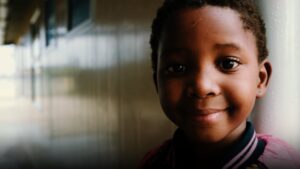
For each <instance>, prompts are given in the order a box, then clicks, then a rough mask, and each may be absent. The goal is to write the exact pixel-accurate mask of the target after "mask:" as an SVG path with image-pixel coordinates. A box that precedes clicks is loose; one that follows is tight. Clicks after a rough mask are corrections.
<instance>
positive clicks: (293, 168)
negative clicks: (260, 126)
mask: <svg viewBox="0 0 300 169" xmlns="http://www.w3.org/2000/svg"><path fill="white" fill-rule="evenodd" d="M257 136H258V139H259V140H262V141H264V142H265V143H266V146H265V150H264V152H263V154H262V155H261V156H260V157H259V159H258V161H259V162H261V163H263V164H264V165H266V166H267V167H268V168H270V169H277V168H278V169H279V168H289V169H297V168H300V155H299V154H298V152H296V150H295V149H293V148H292V147H291V146H290V145H289V144H288V143H286V142H285V141H283V140H281V139H279V138H276V137H274V136H271V135H265V134H258V135H257Z"/></svg>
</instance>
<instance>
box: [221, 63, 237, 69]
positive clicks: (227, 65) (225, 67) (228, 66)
mask: <svg viewBox="0 0 300 169" xmlns="http://www.w3.org/2000/svg"><path fill="white" fill-rule="evenodd" d="M233 66H234V62H232V61H225V62H224V63H223V68H224V69H231V68H232V67H233Z"/></svg>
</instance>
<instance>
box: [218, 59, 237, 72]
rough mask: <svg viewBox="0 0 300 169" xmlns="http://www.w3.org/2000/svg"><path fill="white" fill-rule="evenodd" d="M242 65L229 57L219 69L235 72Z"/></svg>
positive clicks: (221, 63)
mask: <svg viewBox="0 0 300 169" xmlns="http://www.w3.org/2000/svg"><path fill="white" fill-rule="evenodd" d="M240 64H241V62H240V60H239V59H238V58H236V57H227V58H225V59H222V60H221V61H220V62H219V67H220V68H221V69H222V70H224V71H233V70H234V69H236V68H237V67H238V66H239V65H240Z"/></svg>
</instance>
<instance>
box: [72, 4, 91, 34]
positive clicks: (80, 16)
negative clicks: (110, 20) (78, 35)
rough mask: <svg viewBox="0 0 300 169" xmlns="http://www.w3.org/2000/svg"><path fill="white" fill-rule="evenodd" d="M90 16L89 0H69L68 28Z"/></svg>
mask: <svg viewBox="0 0 300 169" xmlns="http://www.w3.org/2000/svg"><path fill="white" fill-rule="evenodd" d="M89 17H90V0H69V21H68V22H69V25H68V28H69V30H71V29H73V28H74V27H76V26H78V25H80V24H81V23H82V22H84V21H86V20H87V19H89Z"/></svg>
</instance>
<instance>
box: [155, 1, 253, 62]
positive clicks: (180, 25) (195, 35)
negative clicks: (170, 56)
mask: <svg viewBox="0 0 300 169" xmlns="http://www.w3.org/2000/svg"><path fill="white" fill-rule="evenodd" d="M195 43H197V44H195ZM191 44H192V46H195V45H199V46H198V47H201V46H202V47H203V45H204V46H205V45H206V46H205V47H208V46H207V45H212V44H213V45H215V44H239V46H240V47H241V48H243V49H244V50H252V52H253V51H254V52H257V48H256V40H255V36H254V35H253V33H252V32H251V31H249V30H246V29H244V26H243V22H242V20H241V17H240V15H239V13H238V12H236V11H235V10H232V9H231V8H229V7H216V6H210V5H206V6H204V7H201V8H186V9H181V10H178V11H177V12H175V13H174V14H173V15H171V16H170V17H169V18H168V20H167V22H166V24H165V26H164V29H163V32H162V39H161V41H160V46H159V49H160V50H161V49H162V48H166V47H167V48H168V47H181V48H182V47H186V46H191ZM199 49H200V48H199ZM255 56H257V54H255Z"/></svg>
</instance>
